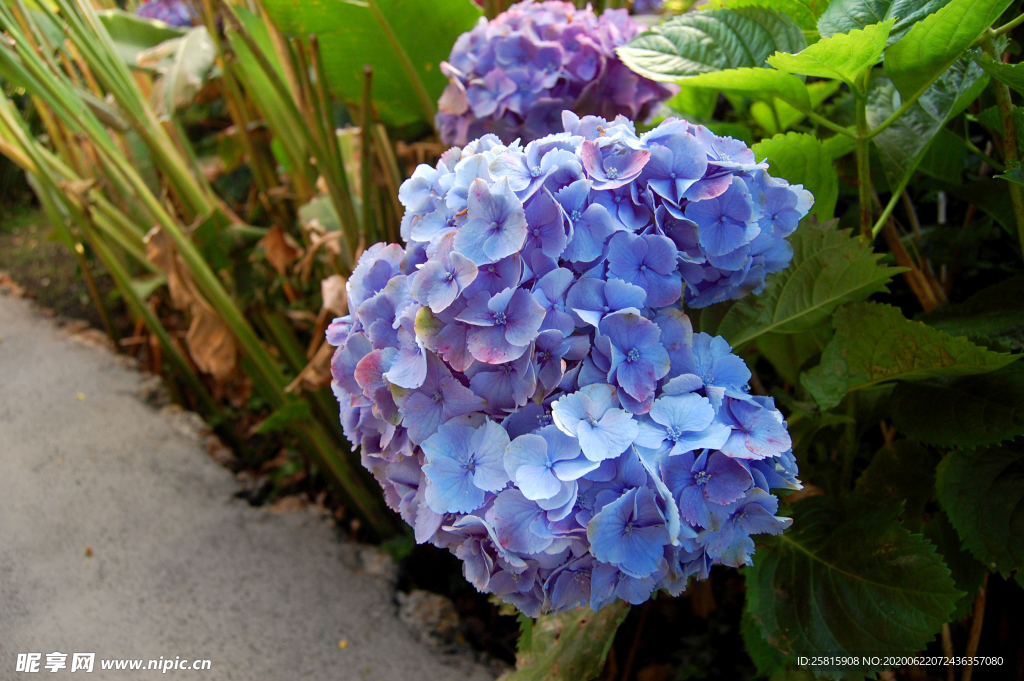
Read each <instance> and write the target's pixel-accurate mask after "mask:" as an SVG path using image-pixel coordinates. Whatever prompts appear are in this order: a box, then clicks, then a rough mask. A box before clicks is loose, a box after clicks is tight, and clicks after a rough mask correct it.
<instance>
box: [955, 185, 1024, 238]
mask: <svg viewBox="0 0 1024 681" xmlns="http://www.w3.org/2000/svg"><path fill="white" fill-rule="evenodd" d="M943 189H944V191H945V192H946V193H947V194H949V195H950V196H952V197H954V198H956V199H959V200H960V201H964V202H965V203H970V204H974V205H975V206H977V207H978V208H980V209H981V210H982V212H984V213H985V214H986V215H988V216H989V217H990V218H992V219H993V220H995V221H996V222H998V223H999V224H1000V225H1001V226H1002V227H1003V230H1004V231H1005V232H1006V233H1007V234H1011V235H1013V237H1014V238H1016V234H1017V218H1016V216H1015V215H1014V212H1013V203H1012V202H1011V201H1010V192H1008V191H1006V181H1005V180H993V179H984V180H975V181H973V182H964V183H963V184H946V185H944V187H943Z"/></svg>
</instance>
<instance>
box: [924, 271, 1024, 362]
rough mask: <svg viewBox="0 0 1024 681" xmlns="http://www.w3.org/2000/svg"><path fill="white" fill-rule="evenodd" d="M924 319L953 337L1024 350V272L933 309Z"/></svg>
mask: <svg viewBox="0 0 1024 681" xmlns="http://www.w3.org/2000/svg"><path fill="white" fill-rule="evenodd" d="M921 321H923V322H924V323H925V324H928V325H929V326H934V327H935V328H936V329H939V330H940V331H945V332H946V333H948V334H949V335H951V336H967V337H968V338H970V339H971V340H973V341H974V342H976V343H986V344H989V345H997V346H1004V347H1006V348H1007V349H1012V350H1020V349H1022V348H1024V275H1021V274H1019V275H1016V276H1013V277H1010V278H1009V279H1005V280H1003V281H1001V282H999V283H998V284H995V285H993V286H990V287H988V288H986V289H982V290H981V291H978V292H977V293H975V294H974V295H973V296H971V297H970V298H968V299H967V300H965V301H963V302H962V303H957V304H956V305H946V306H943V307H940V308H938V309H936V310H933V311H932V312H929V313H928V314H926V315H924V316H922V317H921Z"/></svg>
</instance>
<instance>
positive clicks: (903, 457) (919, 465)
mask: <svg viewBox="0 0 1024 681" xmlns="http://www.w3.org/2000/svg"><path fill="white" fill-rule="evenodd" d="M938 463H939V457H938V456H936V455H935V454H934V453H932V452H931V451H929V450H927V449H925V448H924V447H922V446H921V445H919V444H917V443H916V442H911V441H910V440H898V441H897V442H894V443H892V444H891V445H889V446H887V447H883V448H882V449H880V450H878V452H876V453H875V455H874V456H873V457H872V458H871V463H870V464H868V467H867V468H865V469H864V472H863V473H861V474H860V477H859V478H857V494H859V495H861V496H862V497H864V498H865V499H871V500H873V501H878V502H882V503H885V504H888V505H890V506H892V505H893V504H900V503H902V504H903V524H904V525H906V526H907V529H909V530H910V531H911V532H919V531H920V530H921V520H922V516H923V515H924V507H925V504H927V503H928V500H929V499H931V498H932V494H933V493H934V492H935V466H936V465H937V464H938Z"/></svg>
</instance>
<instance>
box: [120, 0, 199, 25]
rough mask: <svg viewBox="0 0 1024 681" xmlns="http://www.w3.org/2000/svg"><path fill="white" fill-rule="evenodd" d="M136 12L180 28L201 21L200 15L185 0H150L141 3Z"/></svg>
mask: <svg viewBox="0 0 1024 681" xmlns="http://www.w3.org/2000/svg"><path fill="white" fill-rule="evenodd" d="M135 14H136V16H140V17H145V18H146V19H156V20H157V21H162V22H164V23H165V24H167V25H168V26H177V27H179V28H188V27H191V26H195V25H196V24H197V23H199V15H197V14H196V11H195V9H193V8H192V6H191V5H190V4H189V3H188V2H185V0H149V2H147V3H145V4H143V5H139V7H138V9H136V10H135Z"/></svg>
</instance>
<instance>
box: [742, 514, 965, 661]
mask: <svg viewBox="0 0 1024 681" xmlns="http://www.w3.org/2000/svg"><path fill="white" fill-rule="evenodd" d="M898 512H899V507H898V506H896V507H887V506H879V505H878V504H877V503H873V502H870V501H867V500H863V499H858V498H856V497H849V498H846V499H844V500H841V501H840V500H836V499H832V498H828V497H811V498H808V499H804V500H803V501H801V502H800V503H798V504H794V505H793V527H792V528H791V529H790V530H789V531H788V532H786V534H784V535H781V536H779V537H775V538H773V539H772V540H770V541H768V542H766V545H765V546H762V547H759V548H758V551H757V556H756V557H755V559H754V566H753V567H752V568H749V569H748V570H747V571H746V578H747V579H746V581H747V599H748V603H749V609H750V614H751V615H752V616H753V618H754V620H755V621H756V622H757V624H758V625H760V627H761V631H762V633H763V635H764V637H765V639H766V640H767V641H768V642H769V643H770V644H772V645H773V646H775V647H776V648H777V649H779V650H781V651H783V652H784V653H786V654H787V656H788V657H789V659H790V660H793V658H794V657H796V656H798V655H828V656H844V655H849V656H853V655H858V656H860V655H865V654H890V655H892V654H911V653H914V652H917V651H919V650H921V649H923V648H924V647H925V645H926V644H927V643H928V642H929V641H931V640H932V638H933V637H934V635H935V633H936V632H938V631H939V630H940V629H941V628H942V625H943V623H945V622H946V621H947V619H948V617H949V615H950V613H951V612H952V611H953V608H954V604H955V603H956V601H957V599H958V598H959V596H960V592H959V591H957V590H956V587H955V586H954V583H953V579H952V578H951V577H950V575H949V570H948V569H947V568H946V566H945V565H943V563H942V560H941V559H940V558H939V556H938V555H937V554H936V553H935V548H934V547H933V546H932V545H931V544H930V543H928V542H927V541H925V540H924V539H923V538H922V537H921V536H920V535H912V534H910V532H909V531H908V530H907V529H906V528H905V527H904V526H903V525H902V524H901V523H900V522H899V521H897V520H896V514H897V513H898ZM880 669H881V667H868V666H857V665H831V664H826V665H822V666H819V667H815V668H814V672H815V674H817V675H825V676H829V677H831V678H837V679H860V678H863V677H864V676H865V675H867V674H870V673H872V672H875V671H878V670H880Z"/></svg>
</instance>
